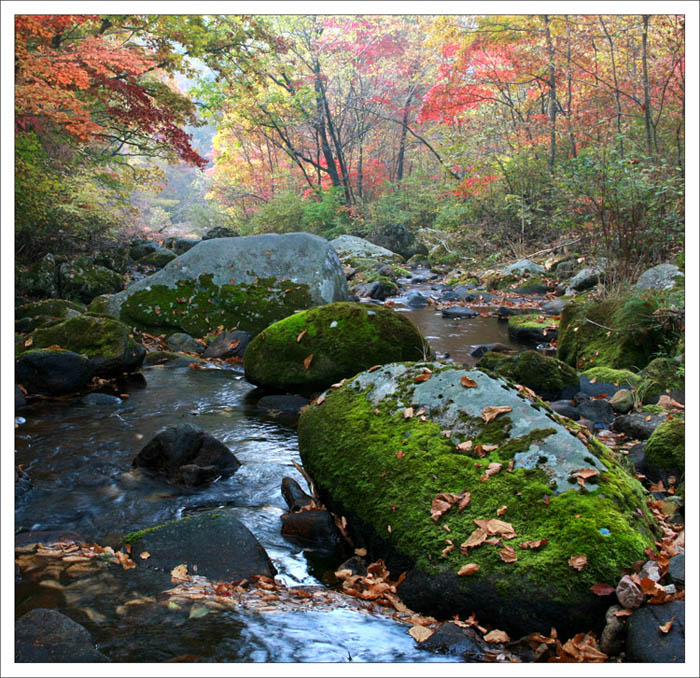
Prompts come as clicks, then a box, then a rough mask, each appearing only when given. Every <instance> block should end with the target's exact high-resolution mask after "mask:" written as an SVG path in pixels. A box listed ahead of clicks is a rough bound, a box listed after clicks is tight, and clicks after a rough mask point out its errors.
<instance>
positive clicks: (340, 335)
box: [243, 302, 430, 392]
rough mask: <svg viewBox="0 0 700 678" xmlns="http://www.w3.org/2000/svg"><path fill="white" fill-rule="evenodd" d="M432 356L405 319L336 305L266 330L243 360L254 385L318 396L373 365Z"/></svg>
mask: <svg viewBox="0 0 700 678" xmlns="http://www.w3.org/2000/svg"><path fill="white" fill-rule="evenodd" d="M429 353H430V347H429V346H428V343H427V341H426V340H425V339H424V337H423V335H422V334H421V333H420V330H419V329H418V328H417V327H416V325H415V324H414V323H413V322H412V321H411V320H409V319H408V318H407V317H406V316H405V315H404V314H402V313H398V312H396V311H393V310H391V309H389V308H383V307H381V306H374V305H368V304H359V303H353V302H337V303H335V304H328V305H326V306H319V307H316V308H312V309H310V310H308V311H304V312H302V313H297V314H295V315H293V316H290V317H288V318H285V319H284V320H281V321H279V322H277V323H275V324H274V325H271V326H270V327H267V328H266V329H265V330H264V331H263V332H261V333H260V334H258V335H257V336H256V337H255V338H253V340H252V341H251V342H250V344H249V345H248V347H247V348H246V352H245V355H244V359H243V360H244V365H245V373H246V379H247V380H248V381H249V382H250V383H252V384H256V385H258V386H266V387H268V388H274V389H281V390H287V391H300V392H313V391H318V390H322V389H324V388H327V387H328V386H330V385H331V384H333V383H335V382H338V381H340V380H341V379H343V378H346V377H351V376H353V375H355V374H357V373H358V372H360V371H362V370H365V369H368V368H370V367H372V366H374V365H377V364H383V363H387V362H394V361H397V360H416V359H420V358H423V357H425V356H426V355H428V354H429ZM309 356H311V358H309ZM307 360H308V361H309V362H308V365H307V364H305V361H307Z"/></svg>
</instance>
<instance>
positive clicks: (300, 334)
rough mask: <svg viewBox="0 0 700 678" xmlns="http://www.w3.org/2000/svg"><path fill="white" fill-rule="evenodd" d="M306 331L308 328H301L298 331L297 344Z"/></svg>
mask: <svg viewBox="0 0 700 678" xmlns="http://www.w3.org/2000/svg"><path fill="white" fill-rule="evenodd" d="M307 332H308V330H302V331H301V332H299V334H298V335H297V344H298V343H299V342H300V341H301V340H302V339H303V338H304V335H305V334H306V333H307Z"/></svg>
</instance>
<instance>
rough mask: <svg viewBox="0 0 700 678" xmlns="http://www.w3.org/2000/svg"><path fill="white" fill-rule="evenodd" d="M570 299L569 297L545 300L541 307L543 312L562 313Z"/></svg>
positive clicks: (549, 313)
mask: <svg viewBox="0 0 700 678" xmlns="http://www.w3.org/2000/svg"><path fill="white" fill-rule="evenodd" d="M569 301H570V300H569V299H554V300H553V301H547V302H545V303H544V304H542V306H541V307H540V308H541V309H542V312H543V313H545V314H547V315H561V312H562V311H563V310H564V306H566V305H567V304H568V303H569Z"/></svg>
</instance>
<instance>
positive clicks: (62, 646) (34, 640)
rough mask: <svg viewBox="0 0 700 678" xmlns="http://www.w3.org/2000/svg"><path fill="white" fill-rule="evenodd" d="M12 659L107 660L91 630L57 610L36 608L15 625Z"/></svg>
mask: <svg viewBox="0 0 700 678" xmlns="http://www.w3.org/2000/svg"><path fill="white" fill-rule="evenodd" d="M15 661H16V662H39V663H44V664H54V663H65V662H69V663H70V662H75V663H88V662H108V661H109V659H107V657H105V655H103V654H102V653H101V652H99V651H98V650H97V649H96V648H95V641H94V640H93V639H92V635H90V632H89V631H88V630H87V629H86V628H85V627H83V626H81V625H80V624H78V623H77V622H74V621H73V620H72V619H71V618H70V617H67V616H66V615H64V614H61V613H60V612H57V611H56V610H46V609H43V608H36V609H34V610H31V611H29V612H27V614H25V615H23V616H22V617H20V618H19V620H18V621H17V623H16V624H15Z"/></svg>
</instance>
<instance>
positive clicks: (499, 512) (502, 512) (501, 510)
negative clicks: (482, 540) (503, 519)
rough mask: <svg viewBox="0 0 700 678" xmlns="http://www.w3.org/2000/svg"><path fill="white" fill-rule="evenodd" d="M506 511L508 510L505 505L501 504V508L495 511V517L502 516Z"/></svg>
mask: <svg viewBox="0 0 700 678" xmlns="http://www.w3.org/2000/svg"><path fill="white" fill-rule="evenodd" d="M507 510H508V507H507V506H506V505H505V504H503V506H501V508H499V509H498V510H497V511H496V515H499V516H502V515H503V514H504V513H505V512H506V511H507Z"/></svg>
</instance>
